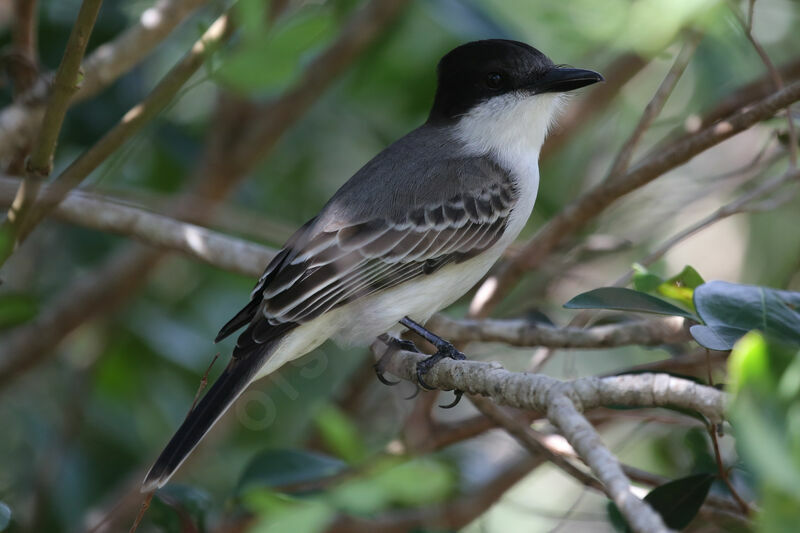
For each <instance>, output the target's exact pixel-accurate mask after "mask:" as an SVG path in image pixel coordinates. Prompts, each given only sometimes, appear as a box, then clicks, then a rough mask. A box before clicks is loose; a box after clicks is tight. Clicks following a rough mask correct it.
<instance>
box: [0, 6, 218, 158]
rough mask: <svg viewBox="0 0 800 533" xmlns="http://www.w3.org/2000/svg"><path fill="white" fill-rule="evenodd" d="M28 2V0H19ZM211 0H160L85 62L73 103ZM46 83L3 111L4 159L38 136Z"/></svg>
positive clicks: (0, 147)
mask: <svg viewBox="0 0 800 533" xmlns="http://www.w3.org/2000/svg"><path fill="white" fill-rule="evenodd" d="M19 1H21V2H22V3H25V2H26V0H19ZM206 1H207V0H156V2H155V5H153V6H152V7H149V8H148V9H146V10H145V11H144V12H143V13H142V14H141V16H140V17H138V18H137V21H136V23H135V24H134V25H133V26H131V27H130V28H128V29H127V30H126V31H124V32H123V33H122V34H121V35H119V36H118V37H116V38H115V39H114V40H113V41H110V42H108V43H105V44H102V45H100V46H98V47H97V48H96V49H95V50H94V51H93V52H92V53H91V54H90V55H89V56H88V57H87V58H86V60H85V61H84V63H83V65H82V67H81V70H82V71H83V76H84V77H83V81H82V83H81V85H80V88H79V89H78V91H77V92H76V93H74V94H73V96H72V98H71V100H70V105H74V104H76V103H78V102H81V101H84V100H87V99H88V98H90V97H92V96H94V95H96V94H97V93H99V92H100V91H101V90H102V89H104V88H105V87H107V86H109V85H110V84H111V83H113V82H114V81H115V80H116V79H118V78H119V77H120V76H121V75H122V74H124V73H125V72H128V71H130V70H131V69H132V68H133V67H135V66H136V65H137V64H139V63H140V62H141V61H142V60H143V59H144V58H145V57H146V56H147V55H148V54H149V53H150V52H151V51H152V50H153V49H154V48H155V47H156V46H157V45H158V44H159V43H160V42H161V41H162V40H164V39H165V38H166V37H167V36H168V35H169V34H170V33H171V32H172V31H173V30H174V29H175V28H176V27H177V26H178V25H179V24H180V23H181V22H182V21H183V20H185V19H186V18H187V17H188V16H189V14H190V13H191V12H192V11H194V10H195V9H197V7H199V6H200V5H201V4H203V3H205V2H206ZM46 89H47V87H46V84H45V83H43V82H42V83H37V84H36V85H35V86H34V87H32V88H31V90H29V91H27V92H26V93H25V94H23V95H20V97H19V98H18V99H17V101H15V102H14V103H13V104H11V105H9V106H7V107H5V108H3V109H2V110H0V160H2V161H5V160H8V159H10V158H12V157H15V156H16V154H17V152H18V151H19V150H20V148H21V147H24V146H27V145H29V144H30V143H31V142H32V141H33V139H34V138H35V136H36V132H37V129H38V126H39V124H41V121H42V116H43V113H44V105H43V101H44V96H45V95H46Z"/></svg>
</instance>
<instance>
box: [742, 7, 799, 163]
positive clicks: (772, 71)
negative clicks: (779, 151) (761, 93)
mask: <svg viewBox="0 0 800 533" xmlns="http://www.w3.org/2000/svg"><path fill="white" fill-rule="evenodd" d="M754 8H755V0H750V5H749V9H748V16H747V20H744V19H743V18H742V16H741V15H740V14H739V12H738V10H737V9H736V8H735V7H733V6H731V10H732V11H733V14H734V15H735V16H736V19H737V20H738V21H739V24H741V26H742V29H743V30H744V34H745V35H746V36H747V40H748V41H750V44H751V45H753V49H754V50H755V51H756V53H757V54H758V57H760V58H761V62H762V63H764V66H765V67H766V69H767V73H768V74H769V76H770V78H771V79H772V83H773V84H774V86H775V89H776V90H781V89H783V88H784V87H785V86H786V85H785V84H784V82H783V77H782V76H781V73H780V72H778V69H777V68H776V67H775V64H774V63H773V62H772V59H770V57H769V54H767V51H766V50H764V47H763V46H761V43H760V42H759V41H758V39H756V37H755V35H753V10H754ZM786 126H787V128H788V131H789V162H790V164H791V165H792V168H797V160H798V150H800V147H798V145H797V130H796V129H795V127H794V118H793V117H792V106H791V105H788V106H786Z"/></svg>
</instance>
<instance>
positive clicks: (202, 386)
mask: <svg viewBox="0 0 800 533" xmlns="http://www.w3.org/2000/svg"><path fill="white" fill-rule="evenodd" d="M217 359H219V353H217V354H216V355H214V358H213V359H212V360H211V362H210V363H209V364H208V368H206V371H205V372H203V377H202V378H200V384H199V385H198V386H197V392H196V393H195V395H194V400H193V401H192V406H191V407H190V408H189V411H188V412H187V413H186V418H189V415H190V414H191V413H192V411H194V408H195V406H196V405H197V400H199V399H200V395H201V394H202V393H203V391H204V390H205V388H206V387H207V386H208V373H209V372H211V367H213V366H214V363H216V362H217Z"/></svg>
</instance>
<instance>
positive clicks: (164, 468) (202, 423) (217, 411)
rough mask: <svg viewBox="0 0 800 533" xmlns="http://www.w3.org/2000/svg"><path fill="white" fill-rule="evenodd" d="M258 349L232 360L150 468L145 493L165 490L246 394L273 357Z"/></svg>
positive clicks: (143, 486) (144, 483)
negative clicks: (227, 412) (213, 428)
mask: <svg viewBox="0 0 800 533" xmlns="http://www.w3.org/2000/svg"><path fill="white" fill-rule="evenodd" d="M259 348H261V350H259V353H254V354H250V355H248V357H246V358H242V359H239V358H233V359H232V360H231V362H230V363H229V364H228V366H227V367H226V368H225V370H224V371H223V372H222V375H221V376H220V377H219V378H218V379H217V381H216V382H215V383H214V385H212V387H211V388H210V389H209V391H208V392H207V393H206V394H205V395H204V396H203V398H202V399H201V400H200V402H199V403H198V404H197V406H195V408H194V409H192V410H191V411H190V412H189V414H188V416H187V417H186V420H184V421H183V424H181V426H180V427H179V428H178V431H177V432H176V433H175V435H174V436H173V437H172V439H171V440H170V441H169V443H168V444H167V446H166V448H164V451H162V452H161V455H160V456H159V457H158V459H157V460H156V462H155V464H153V466H152V468H150V471H149V472H148V473H147V476H146V477H145V479H144V482H143V483H142V488H141V490H142V492H150V491H153V490H156V489H158V488H160V487H162V486H164V484H166V483H167V481H169V478H170V477H172V474H174V473H175V471H176V470H177V469H178V468H179V467H180V466H181V464H182V463H183V461H185V460H186V458H187V457H188V456H189V454H190V453H192V450H194V448H195V446H197V444H198V443H199V442H200V440H201V439H202V438H203V437H204V436H205V434H206V433H208V431H209V430H210V429H211V426H213V425H214V423H216V421H217V420H219V418H220V417H221V416H222V415H223V414H224V413H225V411H227V410H228V408H229V407H230V406H231V404H232V403H233V402H234V400H236V398H238V397H239V396H240V395H241V394H242V392H244V389H245V388H247V386H248V385H249V384H250V382H251V381H252V380H253V377H254V376H255V375H256V372H258V370H259V369H260V368H261V366H262V365H263V363H264V361H265V360H266V358H267V357H268V356H269V355H270V353H271V350H270V347H269V345H262V346H260V347H259Z"/></svg>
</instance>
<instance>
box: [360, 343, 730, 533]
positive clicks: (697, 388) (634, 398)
mask: <svg viewBox="0 0 800 533" xmlns="http://www.w3.org/2000/svg"><path fill="white" fill-rule="evenodd" d="M373 350H376V351H378V352H380V351H382V350H381V346H380V344H379V343H376V344H373ZM424 357H425V356H423V355H420V354H415V353H411V352H401V351H396V352H394V353H390V354H388V359H389V360H388V361H387V362H386V363H387V364H386V368H387V369H388V370H389V371H390V372H392V373H393V374H395V375H397V376H399V377H401V378H403V379H407V380H410V381H413V380H416V365H417V364H418V363H419V362H420V361H422V360H423V359H424ZM425 380H426V381H427V382H428V384H429V385H431V386H433V387H436V388H440V389H445V390H449V389H458V390H462V391H464V392H467V393H469V394H480V395H483V396H488V397H490V398H491V399H492V400H494V401H495V402H496V403H498V404H501V405H509V406H512V407H518V408H522V409H533V410H536V411H541V412H546V413H547V418H548V419H549V420H550V421H551V422H552V423H553V424H555V425H556V426H557V427H558V428H559V429H560V430H561V432H562V434H563V435H564V437H565V438H566V439H567V441H568V442H569V443H570V444H571V445H572V447H573V448H574V449H575V451H576V452H577V453H578V455H579V456H580V457H581V458H582V459H583V460H584V461H585V462H586V464H587V465H589V467H590V468H591V469H592V472H593V473H594V474H595V476H597V478H598V479H599V480H600V481H601V482H602V483H603V485H604V486H605V487H606V491H607V492H608V494H609V496H610V497H611V498H612V500H613V501H614V503H616V504H617V507H618V508H619V509H620V511H621V512H622V514H623V516H625V518H626V520H627V521H628V523H629V524H630V525H631V527H632V528H633V530H634V531H667V529H666V528H665V526H664V525H663V522H662V521H661V518H660V516H658V514H656V513H655V512H654V511H653V510H652V509H651V508H650V507H649V506H647V505H646V504H645V503H643V502H642V501H641V500H639V499H638V498H637V497H636V496H634V495H633V493H632V492H631V490H630V481H629V480H628V478H627V477H626V476H625V474H624V473H623V471H622V468H621V467H620V464H619V462H618V461H617V459H616V458H615V457H614V455H613V454H612V453H611V452H610V451H609V450H608V449H607V448H606V447H605V446H604V445H603V443H602V441H601V439H600V436H599V435H598V434H597V432H596V431H595V429H594V428H593V427H592V425H591V424H590V423H589V422H588V421H587V420H586V418H585V417H584V416H583V415H582V414H581V412H585V411H587V410H589V409H592V408H594V407H599V406H602V405H625V406H663V405H668V404H669V405H676V406H680V407H684V408H687V409H692V410H695V411H698V412H700V413H701V414H703V415H704V416H706V417H707V418H709V420H711V421H712V423H718V422H720V421H721V420H722V416H723V414H724V408H725V403H726V396H725V394H724V393H722V392H720V391H718V390H716V389H713V388H711V387H705V386H702V385H698V384H696V383H694V382H691V381H688V380H684V379H679V378H674V377H672V376H668V375H665V374H639V375H624V376H615V377H608V378H581V379H576V380H574V381H568V382H562V381H558V380H556V379H553V378H550V377H547V376H543V375H541V374H529V373H515V372H509V371H507V370H504V369H503V368H502V367H501V366H500V365H498V364H493V363H481V362H473V361H454V360H450V359H447V360H443V361H440V362H439V363H438V364H437V365H435V366H434V367H433V369H432V370H431V371H430V372H429V373H428V374H427V375H426V376H425Z"/></svg>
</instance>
